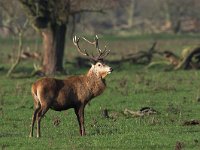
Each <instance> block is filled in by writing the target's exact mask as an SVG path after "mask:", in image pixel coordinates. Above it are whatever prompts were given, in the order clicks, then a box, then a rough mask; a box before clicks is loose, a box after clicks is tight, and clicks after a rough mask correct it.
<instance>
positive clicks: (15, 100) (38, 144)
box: [0, 36, 200, 150]
mask: <svg viewBox="0 0 200 150" xmlns="http://www.w3.org/2000/svg"><path fill="white" fill-rule="evenodd" d="M107 39H108V40H109V41H108V42H109V43H110V46H109V47H110V49H112V50H113V51H114V52H116V53H117V54H118V55H119V54H121V53H128V52H130V51H132V50H135V49H136V50H140V49H142V50H144V49H147V48H148V47H149V46H150V45H151V42H152V41H153V40H155V39H151V38H149V37H148V38H144V39H143V38H140V39H137V40H135V38H132V39H129V40H126V39H120V38H116V39H115V38H110V39H109V38H107ZM158 39H159V38H158ZM158 42H159V43H158V49H159V50H166V49H171V50H173V51H175V52H176V53H177V54H179V53H180V50H181V49H183V48H184V46H191V45H196V44H198V42H199V37H198V36H197V37H189V38H187V37H185V38H180V37H177V38H176V37H173V38H172V40H171V39H170V38H161V40H159V41H158ZM3 43H4V44H3ZM33 43H34V42H33ZM33 43H31V42H30V43H28V44H27V45H30V46H32V44H33ZM13 47H15V46H14V45H12V44H9V42H8V43H6V42H2V44H1V51H0V53H1V56H0V59H1V60H0V67H2V68H3V69H2V70H1V71H0V146H1V148H2V149H84V150H85V149H135V150H143V149H147V150H149V149H153V150H155V149H158V150H160V149H163V150H167V149H169V150H171V149H175V146H176V145H178V146H179V147H183V149H187V150H188V149H194V150H198V149H200V126H199V125H188V126H186V125H183V124H184V122H185V121H190V120H192V119H196V120H200V117H199V112H200V100H199V99H200V71H195V70H191V71H164V69H163V67H164V66H159V67H155V68H151V69H146V66H144V65H136V64H131V63H124V64H120V65H115V66H113V68H114V72H113V73H112V74H111V75H109V76H108V78H107V89H106V91H105V92H104V93H103V94H102V95H101V96H99V97H97V98H95V99H93V101H92V102H91V103H90V105H88V106H87V107H86V109H85V125H86V133H87V135H86V136H85V137H80V136H79V132H78V123H77V120H76V116H75V114H74V111H73V110H72V109H71V110H67V111H63V112H55V111H52V110H49V111H48V113H47V114H46V115H45V117H44V119H43V120H42V123H41V124H42V125H41V126H42V127H41V132H42V137H41V138H39V139H38V138H36V137H33V138H29V137H28V135H29V131H30V123H31V116H32V113H33V100H32V97H31V93H30V88H31V84H32V83H33V82H34V81H35V80H36V79H37V78H36V77H34V78H13V79H11V78H7V77H6V71H7V70H8V67H9V66H10V65H9V63H10V62H9V61H8V60H7V55H8V54H9V53H11V52H12V51H13V50H12V49H13ZM72 49H73V48H72V45H69V53H67V51H66V56H65V57H66V58H68V55H67V54H69V55H70V56H75V55H77V53H76V52H73V50H72ZM3 50H4V51H3ZM111 57H112V56H111ZM116 57H117V56H116ZM72 58H73V57H72ZM113 59H114V58H113ZM32 63H33V62H32V61H24V62H22V63H21V65H20V66H19V67H18V68H17V70H16V74H17V75H21V74H28V73H30V72H31V71H32V68H33V66H32ZM65 66H66V67H67V72H68V73H69V74H81V73H85V72H86V71H87V70H88V68H81V69H78V68H73V66H72V65H67V64H66V65H65ZM57 77H58V78H64V77H65V76H64V75H61V76H57ZM142 107H152V108H153V109H155V110H157V111H158V112H159V113H157V114H154V115H149V116H143V117H132V116H127V115H124V114H123V111H124V110H125V109H126V108H127V109H130V110H133V111H137V110H140V109H141V108H142ZM103 109H108V113H109V115H110V118H105V117H103V115H102V110H103ZM56 122H57V123H56ZM34 135H35V134H34ZM178 146H177V147H178Z"/></svg>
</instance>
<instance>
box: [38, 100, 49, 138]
mask: <svg viewBox="0 0 200 150" xmlns="http://www.w3.org/2000/svg"><path fill="white" fill-rule="evenodd" d="M48 110H49V106H48V104H46V103H42V104H41V108H40V110H39V111H38V113H37V137H40V136H41V132H40V122H41V119H42V117H43V116H44V115H45V113H46V112H47V111H48Z"/></svg>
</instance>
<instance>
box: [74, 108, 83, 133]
mask: <svg viewBox="0 0 200 150" xmlns="http://www.w3.org/2000/svg"><path fill="white" fill-rule="evenodd" d="M75 113H76V116H77V120H78V123H79V129H80V135H81V136H84V135H85V127H84V106H80V107H78V108H75Z"/></svg>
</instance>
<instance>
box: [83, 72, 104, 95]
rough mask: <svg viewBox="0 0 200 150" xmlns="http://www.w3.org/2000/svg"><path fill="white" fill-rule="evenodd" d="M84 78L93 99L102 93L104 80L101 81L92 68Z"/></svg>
mask: <svg viewBox="0 0 200 150" xmlns="http://www.w3.org/2000/svg"><path fill="white" fill-rule="evenodd" d="M86 77H87V83H88V88H89V89H90V92H91V93H92V95H93V97H95V96H98V95H100V94H101V93H103V91H104V89H105V88H106V82H105V79H102V78H101V76H99V75H97V74H96V73H95V72H94V70H93V69H92V68H91V69H90V70H89V71H88V73H87V75H86Z"/></svg>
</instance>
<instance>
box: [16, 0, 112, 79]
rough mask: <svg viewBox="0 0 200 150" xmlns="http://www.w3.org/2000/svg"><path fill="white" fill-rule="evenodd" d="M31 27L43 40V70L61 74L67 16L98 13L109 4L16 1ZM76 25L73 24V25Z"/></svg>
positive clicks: (77, 0)
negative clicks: (38, 32)
mask: <svg viewBox="0 0 200 150" xmlns="http://www.w3.org/2000/svg"><path fill="white" fill-rule="evenodd" d="M19 1H20V2H21V4H22V5H23V6H24V8H25V10H26V12H27V14H28V16H29V18H31V19H32V20H34V21H33V26H34V27H35V29H36V30H38V31H40V32H41V34H42V38H43V45H44V56H43V69H42V71H43V72H44V73H45V74H47V75H49V74H54V73H55V72H57V71H59V72H60V71H63V54H64V47H65V34H66V31H67V27H68V24H69V17H70V16H71V15H72V16H75V15H76V14H78V13H83V12H96V11H101V10H103V9H104V8H105V7H108V6H110V5H111V4H110V3H111V1H112V0H109V1H100V0H99V1H93V0H19ZM74 23H76V22H74Z"/></svg>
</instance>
